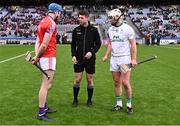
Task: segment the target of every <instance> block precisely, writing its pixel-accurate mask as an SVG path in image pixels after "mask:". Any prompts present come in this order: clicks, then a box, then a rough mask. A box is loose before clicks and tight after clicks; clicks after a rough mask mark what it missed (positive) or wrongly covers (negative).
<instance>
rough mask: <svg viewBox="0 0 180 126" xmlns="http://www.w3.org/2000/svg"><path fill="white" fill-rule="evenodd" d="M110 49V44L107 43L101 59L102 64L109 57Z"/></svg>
mask: <svg viewBox="0 0 180 126" xmlns="http://www.w3.org/2000/svg"><path fill="white" fill-rule="evenodd" d="M111 49H112V45H111V42H110V41H109V43H108V46H107V50H106V53H105V55H104V57H103V58H102V61H103V62H106V60H107V58H108V57H109V54H110V53H111Z"/></svg>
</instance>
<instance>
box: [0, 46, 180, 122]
mask: <svg viewBox="0 0 180 126" xmlns="http://www.w3.org/2000/svg"><path fill="white" fill-rule="evenodd" d="M137 47H138V57H137V59H138V60H142V59H145V58H147V57H148V56H151V55H157V56H158V58H157V59H156V60H153V61H151V62H148V63H145V64H141V65H139V66H138V67H136V68H134V69H133V70H132V76H131V83H132V87H133V107H134V113H133V115H128V114H127V113H126V109H125V101H126V98H125V97H124V94H123V104H124V108H123V111H122V112H115V113H112V112H110V109H111V107H112V106H113V105H114V104H115V96H114V90H113V81H112V77H111V73H110V72H109V60H108V61H107V62H105V63H103V62H102V56H103V55H104V53H105V51H106V47H105V46H102V47H101V48H100V50H99V52H98V54H97V60H96V74H95V75H94V85H95V90H94V95H93V103H94V106H93V108H88V107H86V105H85V104H86V100H87V92H86V86H87V84H86V78H85V76H84V77H83V80H82V83H81V89H80V93H79V106H78V107H77V108H72V107H71V104H72V99H73V97H72V85H73V79H74V73H73V65H72V62H71V54H70V46H69V45H60V46H57V71H56V74H55V78H54V81H53V87H52V89H51V90H50V92H49V96H48V97H49V98H48V103H49V106H50V107H52V108H57V110H58V112H57V113H54V114H51V115H50V114H49V117H52V118H54V119H55V121H54V122H52V123H48V122H42V121H39V120H37V119H36V114H37V110H38V109H37V107H38V97H37V96H38V90H39V86H40V81H41V73H40V72H39V71H38V69H36V68H35V67H34V66H33V65H31V64H28V63H27V62H26V61H25V58H24V57H20V58H17V59H14V60H11V61H8V62H4V63H0V125H12V124H13V125H20V124H22V125H95V124H96V125H180V121H179V115H180V60H179V57H180V46H178V45H174V46H170V45H169V46H143V45H138V46H137ZM33 49H34V46H27V45H26V46H25V45H24V46H14V45H11V46H6V45H3V46H0V61H3V60H5V59H8V58H11V57H14V56H17V55H20V54H23V53H25V52H26V51H27V50H33Z"/></svg>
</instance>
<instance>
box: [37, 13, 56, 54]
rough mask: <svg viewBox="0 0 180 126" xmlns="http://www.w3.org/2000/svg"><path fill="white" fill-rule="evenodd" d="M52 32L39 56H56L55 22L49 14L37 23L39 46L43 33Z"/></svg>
mask: <svg viewBox="0 0 180 126" xmlns="http://www.w3.org/2000/svg"><path fill="white" fill-rule="evenodd" d="M46 32H47V33H53V34H52V37H51V39H50V41H49V44H48V47H47V48H46V50H45V52H44V53H43V54H42V56H41V57H56V23H55V22H54V20H53V19H52V17H50V16H46V17H45V18H44V19H42V20H41V21H40V23H39V25H38V29H37V36H38V38H39V44H38V45H39V46H38V47H37V48H39V47H40V46H41V44H42V41H43V38H44V35H45V33H46Z"/></svg>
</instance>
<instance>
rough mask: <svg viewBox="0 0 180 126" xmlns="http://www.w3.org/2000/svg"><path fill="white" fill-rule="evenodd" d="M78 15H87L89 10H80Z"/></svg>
mask: <svg viewBox="0 0 180 126" xmlns="http://www.w3.org/2000/svg"><path fill="white" fill-rule="evenodd" d="M79 15H84V16H86V17H89V12H88V11H87V10H81V11H79Z"/></svg>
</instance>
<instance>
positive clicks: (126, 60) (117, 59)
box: [110, 56, 131, 72]
mask: <svg viewBox="0 0 180 126" xmlns="http://www.w3.org/2000/svg"><path fill="white" fill-rule="evenodd" d="M130 63H131V57H130V56H111V59H110V71H115V72H116V71H117V72H118V71H120V67H119V65H121V64H130Z"/></svg>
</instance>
